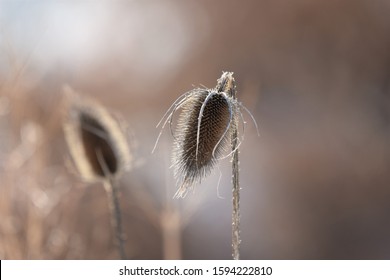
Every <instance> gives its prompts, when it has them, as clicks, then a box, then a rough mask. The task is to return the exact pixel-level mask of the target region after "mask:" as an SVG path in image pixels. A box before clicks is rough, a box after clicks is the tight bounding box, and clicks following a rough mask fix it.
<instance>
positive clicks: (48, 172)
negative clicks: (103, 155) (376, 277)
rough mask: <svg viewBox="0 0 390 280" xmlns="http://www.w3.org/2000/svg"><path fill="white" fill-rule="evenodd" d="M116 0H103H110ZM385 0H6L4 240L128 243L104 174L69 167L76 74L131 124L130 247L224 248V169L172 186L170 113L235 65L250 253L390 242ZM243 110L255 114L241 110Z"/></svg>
mask: <svg viewBox="0 0 390 280" xmlns="http://www.w3.org/2000/svg"><path fill="white" fill-rule="evenodd" d="M107 3H108V2H107ZM389 10H390V5H389V4H388V3H387V1H381V0H373V1H372V0H371V1H369V0H358V1H356V0H342V1H340V0H337V1H336V0H318V1H310V0H297V1H293V2H292V1H282V0H280V1H266V0H264V1H254V0H253V1H251V0H245V1H206V0H204V1H203V0H202V1H185V2H184V3H182V1H169V0H167V1H163V2H158V3H157V2H140V1H139V2H137V1H134V2H133V1H118V2H115V4H106V3H104V2H99V4H96V3H94V2H92V1H80V2H73V1H70V2H65V1H64V2H62V1H61V2H60V1H58V2H55V3H50V2H49V1H39V3H38V1H34V2H32V3H29V2H27V1H2V2H1V3H0V27H1V28H0V164H1V170H0V176H1V177H0V179H1V185H0V221H1V222H0V258H7V259H79V258H80V259H111V258H118V256H117V255H116V251H115V248H114V246H113V245H112V236H111V231H110V227H109V212H108V209H107V205H106V204H107V203H106V197H105V193H104V190H103V187H102V186H100V185H98V184H96V185H86V184H84V183H82V182H80V181H79V180H78V178H77V176H75V175H74V174H73V173H72V172H71V171H70V170H69V168H67V167H66V165H65V162H67V159H68V155H67V149H66V146H65V142H64V138H63V135H62V129H61V119H60V109H61V100H62V93H61V88H62V85H63V84H64V83H68V84H70V85H71V86H72V87H74V88H75V89H77V90H80V91H81V92H84V93H85V94H88V95H89V96H92V97H93V98H95V99H97V100H99V102H100V103H102V104H104V105H105V106H106V107H108V108H109V109H111V110H112V111H113V112H116V113H118V115H120V116H121V117H122V118H123V121H124V122H125V123H127V124H128V126H129V131H128V136H129V141H130V142H131V143H132V146H133V151H134V157H135V160H136V162H135V167H134V168H133V170H131V171H130V172H128V173H127V174H125V176H124V177H123V178H122V179H121V186H122V188H123V192H122V196H121V203H122V206H123V215H124V219H123V220H124V231H125V232H126V234H127V251H128V255H129V256H130V257H131V258H134V259H161V258H185V259H215V258H216V259H230V254H231V248H230V240H231V236H230V234H231V233H230V227H231V225H230V222H231V221H230V213H231V208H230V207H231V202H230V198H231V196H230V195H231V194H230V170H229V163H228V162H225V163H223V164H222V165H221V172H222V174H223V176H222V180H221V184H220V187H219V189H218V191H219V194H220V195H221V196H223V197H225V199H220V198H218V196H217V181H218V176H219V174H218V171H217V172H215V174H214V176H211V177H210V178H209V179H208V180H206V181H205V182H204V184H202V185H201V186H198V187H197V189H196V193H195V194H194V195H191V196H188V197H187V198H186V199H185V200H184V201H176V200H172V199H171V198H172V196H173V194H174V192H175V190H176V186H175V182H174V179H173V178H172V170H170V169H168V168H169V162H170V161H169V155H170V151H171V142H172V138H171V137H170V136H169V133H168V132H167V133H166V134H164V136H163V138H162V139H161V140H162V141H161V143H160V146H159V148H158V149H157V151H156V154H154V155H151V154H150V152H151V150H152V148H153V145H154V141H155V139H156V137H157V135H158V131H157V130H156V129H155V125H156V124H157V122H158V120H159V119H160V117H161V116H162V115H163V114H164V112H165V110H166V109H167V108H168V107H169V105H170V104H171V102H172V101H173V100H175V99H176V98H177V97H178V96H179V94H181V93H183V92H185V91H187V90H190V89H192V87H191V85H192V84H195V85H199V84H200V83H202V84H204V85H206V86H208V87H213V86H214V84H215V80H216V78H218V77H219V76H220V75H221V73H222V71H223V70H225V71H234V75H235V79H236V82H237V87H238V98H239V99H240V100H241V101H242V102H243V103H244V104H245V105H246V106H247V107H248V108H249V109H250V110H251V112H252V113H253V115H254V116H255V118H256V119H257V121H258V122H259V125H260V133H261V137H260V138H258V137H257V136H256V131H255V129H254V127H253V126H252V125H250V124H248V125H247V126H246V129H245V142H244V144H243V145H242V149H241V153H240V160H241V165H240V166H241V176H240V178H241V186H242V188H243V190H242V193H241V205H242V209H241V212H242V221H241V226H242V240H243V242H242V253H241V257H242V258H243V259H263V258H265V259H333V258H335V259H343V258H349V259H362V258H363V259H388V258H390V223H389V222H388V217H389V214H390V203H389V201H390V184H389V183H390V174H389V167H390V149H389V144H388V143H389V121H390V103H389V102H390V100H389V65H390V57H389V56H390V54H389V51H388V50H389V48H390V36H389V34H390V33H389V29H390V19H389V17H388V13H389ZM246 118H247V120H248V122H249V117H246Z"/></svg>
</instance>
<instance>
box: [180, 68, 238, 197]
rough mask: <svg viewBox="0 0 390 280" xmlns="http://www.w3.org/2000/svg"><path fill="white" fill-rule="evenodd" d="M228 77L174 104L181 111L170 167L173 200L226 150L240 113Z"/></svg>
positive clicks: (195, 91)
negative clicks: (174, 187) (174, 185)
mask: <svg viewBox="0 0 390 280" xmlns="http://www.w3.org/2000/svg"><path fill="white" fill-rule="evenodd" d="M232 74H233V73H229V72H225V73H223V75H222V77H221V78H220V79H219V80H218V84H217V87H216V88H215V89H195V90H193V91H191V92H189V93H188V94H187V95H186V96H185V97H184V98H183V99H182V100H181V101H179V103H178V104H179V105H178V106H177V107H182V111H181V113H180V116H179V119H178V122H177V127H176V130H175V134H174V135H175V141H174V148H173V156H172V163H173V164H172V165H173V167H174V173H175V177H176V178H177V180H178V184H179V186H180V187H179V189H178V191H177V192H176V194H175V197H184V196H185V195H186V194H187V192H188V191H189V190H191V189H193V186H194V184H195V183H200V182H201V180H202V179H203V178H204V177H206V176H207V175H208V174H209V173H210V172H211V170H212V168H213V167H214V165H215V164H216V163H217V161H218V159H219V158H220V157H221V156H222V155H223V153H224V152H226V151H227V149H228V148H229V145H228V144H229V143H230V141H231V137H232V132H233V131H234V130H235V129H236V128H237V122H238V115H239V114H240V112H239V104H238V102H237V101H236V99H235V94H234V92H235V85H234V78H233V76H232ZM176 109H177V108H175V109H174V110H176Z"/></svg>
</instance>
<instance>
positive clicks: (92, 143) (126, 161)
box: [63, 86, 131, 259]
mask: <svg viewBox="0 0 390 280" xmlns="http://www.w3.org/2000/svg"><path fill="white" fill-rule="evenodd" d="M64 93H65V97H66V105H65V106H64V113H65V114H64V121H63V128H64V135H65V139H66V142H67V145H68V148H69V152H70V155H71V158H72V160H73V163H74V165H75V167H76V169H77V171H78V175H79V176H80V177H81V178H82V179H83V180H84V181H86V182H90V183H92V182H101V183H102V184H103V185H104V187H105V190H106V192H107V195H108V202H109V203H108V204H109V209H110V213H111V223H112V227H113V231H114V233H115V235H116V239H117V246H118V250H119V254H120V256H121V258H122V259H125V258H126V254H125V249H124V239H123V234H122V222H121V213H120V205H119V198H118V191H119V190H118V186H117V179H118V178H119V177H120V175H121V174H122V173H123V172H124V171H126V170H127V169H129V166H130V161H131V154H130V150H129V147H128V143H127V140H126V137H125V135H124V132H123V129H122V127H121V126H120V123H119V122H118V121H117V120H115V119H114V118H113V117H112V115H111V114H110V113H109V112H108V111H107V110H106V109H105V108H104V107H103V106H101V105H100V104H98V103H97V102H95V101H94V100H92V99H90V98H86V97H82V96H80V95H79V94H77V92H75V91H74V90H73V89H72V88H70V87H69V86H65V87H64Z"/></svg>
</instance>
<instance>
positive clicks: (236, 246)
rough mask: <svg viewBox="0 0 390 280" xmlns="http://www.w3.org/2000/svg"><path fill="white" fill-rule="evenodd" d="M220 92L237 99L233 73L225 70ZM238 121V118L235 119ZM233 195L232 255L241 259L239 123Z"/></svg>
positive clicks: (234, 137)
mask: <svg viewBox="0 0 390 280" xmlns="http://www.w3.org/2000/svg"><path fill="white" fill-rule="evenodd" d="M216 90H217V91H218V92H225V93H227V94H228V95H229V96H230V97H232V98H234V99H236V85H235V81H234V78H233V73H231V72H224V73H223V74H222V77H221V78H220V79H219V80H218V84H217V87H216ZM233 121H234V122H236V119H235V118H234V120H233ZM231 145H232V152H233V158H232V184H233V187H232V195H233V199H232V200H233V210H232V256H233V259H234V260H239V259H240V243H241V239H240V184H239V177H238V175H239V166H238V131H237V125H236V124H235V125H233V133H232V140H231Z"/></svg>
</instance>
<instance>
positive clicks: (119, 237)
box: [104, 178, 127, 260]
mask: <svg viewBox="0 0 390 280" xmlns="http://www.w3.org/2000/svg"><path fill="white" fill-rule="evenodd" d="M104 187H105V189H106V192H107V196H108V207H109V209H110V214H111V225H112V228H113V230H114V234H115V237H116V241H117V244H116V245H117V247H118V251H119V255H120V256H121V259H122V260H126V259H127V256H126V252H125V241H124V239H123V230H122V217H121V209H120V205H119V198H118V189H117V188H116V187H115V185H114V182H113V179H111V178H110V179H108V180H105V181H104Z"/></svg>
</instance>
